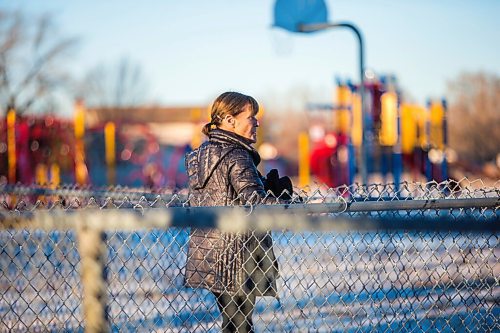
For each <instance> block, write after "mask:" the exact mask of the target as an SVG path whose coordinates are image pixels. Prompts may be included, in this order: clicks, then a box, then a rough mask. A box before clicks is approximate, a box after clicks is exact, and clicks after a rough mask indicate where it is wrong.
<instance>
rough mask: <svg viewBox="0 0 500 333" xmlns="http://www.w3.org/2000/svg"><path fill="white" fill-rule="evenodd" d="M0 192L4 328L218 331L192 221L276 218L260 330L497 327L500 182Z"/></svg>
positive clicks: (210, 223) (253, 231) (226, 228)
mask: <svg viewBox="0 0 500 333" xmlns="http://www.w3.org/2000/svg"><path fill="white" fill-rule="evenodd" d="M0 192H1V194H0V222H1V224H0V331H1V332H26V331H33V332H37V331H68V332H70V331H82V330H84V329H85V330H88V331H120V332H122V331H123V332H127V331H130V332H136V331H142V332H149V331H153V332H154V331H156V332H165V331H167V332H220V331H221V325H222V318H221V311H220V309H219V307H218V305H217V299H216V298H215V296H214V294H213V293H212V292H210V291H208V290H207V289H203V288H188V287H186V286H185V278H184V277H185V269H186V262H187V261H188V255H189V254H188V253H191V252H189V249H188V242H189V237H190V232H191V230H192V228H193V227H196V228H202V229H203V230H207V231H208V230H214V229H215V230H219V231H222V232H223V235H226V236H227V235H233V236H234V235H238V237H243V238H244V239H247V240H248V239H254V240H257V242H258V241H260V240H262V237H261V236H260V235H262V233H265V232H268V230H272V231H271V232H270V235H271V238H272V244H273V245H272V248H273V251H274V254H275V256H276V260H277V264H278V272H279V276H277V278H276V284H277V286H276V290H277V296H278V297H257V298H256V302H255V308H254V311H253V316H252V318H253V324H254V328H255V331H256V332H337V331H338V332H345V331H347V332H366V331H377V332H379V331H381V332H385V331H387V332H389V331H416V332H417V331H446V332H495V331H499V330H500V324H499V318H500V305H499V300H500V286H499V277H500V264H499V262H498V258H499V257H500V246H499V230H500V223H499V222H500V221H499V220H500V219H499V207H500V184H499V183H495V184H493V185H492V186H485V184H483V183H481V182H480V181H476V182H470V181H468V180H466V179H464V180H462V181H460V182H443V183H435V182H431V183H403V184H398V185H394V184H389V185H380V184H375V185H370V186H361V185H352V186H345V187H339V188H333V189H332V188H325V187H321V186H315V187H314V188H313V187H311V188H307V189H296V191H295V192H294V193H293V195H292V202H291V203H290V204H288V205H270V206H255V207H189V196H188V193H187V192H186V191H185V190H179V191H173V190H172V191H167V190H165V191H163V192H161V193H160V192H158V193H153V192H151V191H145V190H143V191H141V190H138V189H127V188H108V189H90V188H77V187H72V186H68V187H65V188H58V189H47V188H41V187H22V186H13V187H9V186H3V187H2V188H1V191H0ZM205 228H210V229H205ZM221 238H224V237H221ZM229 238H231V237H229ZM229 238H224V239H229ZM226 245H227V244H226ZM253 249H255V247H253ZM241 251H242V252H245V251H246V252H249V251H248V247H247V248H245V247H243V248H241ZM246 252H245V253H246ZM247 255H248V253H247ZM250 255H251V253H250ZM246 258H248V256H247V257H246ZM253 269H255V266H254V267H253ZM265 273H266V272H264V274H265Z"/></svg>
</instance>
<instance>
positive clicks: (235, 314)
mask: <svg viewBox="0 0 500 333" xmlns="http://www.w3.org/2000/svg"><path fill="white" fill-rule="evenodd" d="M215 298H216V299H217V305H218V306H219V310H220V312H221V314H222V332H223V333H235V332H238V333H240V332H245V333H252V332H253V322H252V314H253V309H254V307H255V295H252V294H251V293H250V294H249V295H248V296H230V295H229V294H227V293H221V294H215Z"/></svg>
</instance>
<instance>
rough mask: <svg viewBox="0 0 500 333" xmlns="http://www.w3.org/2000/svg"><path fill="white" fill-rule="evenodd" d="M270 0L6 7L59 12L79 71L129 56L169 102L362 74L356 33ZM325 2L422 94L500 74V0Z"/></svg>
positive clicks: (385, 66)
mask: <svg viewBox="0 0 500 333" xmlns="http://www.w3.org/2000/svg"><path fill="white" fill-rule="evenodd" d="M273 5H274V0H238V1H234V0H210V1H202V0H198V1H196V0H163V1H153V0H143V1H129V0H121V1H117V0H110V1H91V0H87V1H81V0H72V1H64V0H52V1H40V0H38V1H36V0H23V1H14V0H3V1H0V8H21V9H23V10H24V11H26V12H29V13H35V14H36V13H45V12H51V13H53V14H54V15H55V18H56V20H57V23H58V25H59V27H60V28H61V30H62V31H63V32H64V33H65V34H66V35H69V36H78V37H80V39H81V43H80V45H79V49H78V52H77V53H76V56H75V57H74V58H73V59H72V60H71V68H72V69H73V72H74V74H75V75H76V76H81V75H83V73H84V72H85V71H86V70H88V69H90V68H91V67H93V66H95V65H97V64H99V63H107V64H112V63H115V62H117V61H118V60H119V59H121V58H122V57H128V58H129V59H131V60H133V61H135V62H137V63H139V64H140V65H141V66H142V68H143V70H144V72H145V74H146V76H147V78H148V81H149V84H150V87H151V97H152V98H153V99H154V100H155V101H157V102H159V103H162V104H165V105H193V104H206V103H209V102H210V101H211V100H212V99H213V98H214V97H216V96H217V95H218V94H219V93H220V92H223V91H226V90H236V91H241V92H244V93H247V94H250V95H253V96H255V97H257V98H258V99H260V100H261V101H262V102H263V103H268V104H270V105H274V106H280V105H281V106H283V105H287V103H289V102H290V101H291V100H296V101H298V102H299V103H302V102H303V101H304V99H308V100H309V101H311V102H330V98H331V96H332V90H333V87H334V78H335V77H340V78H343V79H348V78H350V79H353V80H356V78H357V77H358V57H357V55H358V53H357V52H358V51H357V44H356V42H355V39H354V37H353V35H352V34H351V33H350V32H349V31H344V30H330V31H326V32H321V33H316V34H307V35H300V34H292V33H288V32H284V31H280V30H277V29H272V28H271V25H272V22H273V18H272V15H273ZM327 5H328V9H329V19H330V21H351V22H353V23H355V24H356V25H357V26H358V27H359V28H360V29H361V30H362V32H363V34H364V38H365V45H366V66H367V68H371V69H373V70H374V71H375V73H378V74H395V75H396V77H397V79H398V81H399V84H400V85H401V87H402V88H403V89H404V90H405V91H406V92H407V94H408V96H410V97H411V98H412V99H413V100H414V101H415V102H418V103H425V101H426V99H428V98H440V97H445V96H446V82H447V81H448V80H450V79H453V78H455V77H456V76H457V75H458V74H459V73H460V72H462V71H479V70H482V71H488V72H492V73H496V74H497V75H498V74H500V34H499V31H500V20H498V14H500V1H495V0H482V1H475V0H441V1H432V0H420V1H396V0H394V1H388V0H378V1H377V0H371V1H370V0H331V1H327ZM298 96H299V97H298ZM300 96H302V97H300ZM303 96H306V97H305V98H304V97H303Z"/></svg>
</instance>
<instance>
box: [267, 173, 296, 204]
mask: <svg viewBox="0 0 500 333" xmlns="http://www.w3.org/2000/svg"><path fill="white" fill-rule="evenodd" d="M264 189H265V190H266V192H267V191H271V192H272V193H273V194H274V196H275V197H277V198H280V199H283V200H291V199H292V193H293V185H292V180H291V179H290V177H288V176H284V177H281V178H280V176H279V174H278V170H277V169H272V170H271V171H269V172H268V174H267V176H266V178H265V180H264ZM284 191H287V192H288V193H287V192H284Z"/></svg>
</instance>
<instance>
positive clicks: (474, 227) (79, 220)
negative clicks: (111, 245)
mask: <svg viewBox="0 0 500 333" xmlns="http://www.w3.org/2000/svg"><path fill="white" fill-rule="evenodd" d="M396 203H397V204H405V205H408V204H409V203H412V204H415V206H414V207H413V208H412V209H414V210H413V211H412V210H411V209H410V210H409V208H408V206H405V207H401V208H400V209H401V210H403V211H404V212H403V213H402V214H399V213H398V212H399V210H397V209H395V207H394V206H395V204H396ZM499 203H500V198H482V199H477V200H476V201H475V202H473V204H470V205H469V206H468V207H463V206H466V205H467V202H464V201H463V199H442V200H436V201H434V202H432V203H429V202H425V201H413V202H401V203H398V202H392V203H391V202H389V203H388V204H391V205H392V206H393V207H392V208H393V210H396V214H392V213H391V212H393V210H386V212H385V213H384V211H383V210H380V209H378V208H380V204H381V203H380V202H364V203H351V204H350V206H351V207H352V205H354V204H357V205H359V204H363V205H365V207H364V210H360V209H358V210H357V211H352V212H351V213H353V214H349V213H348V212H347V213H346V211H347V209H349V207H350V206H349V204H345V203H336V204H292V205H257V206H254V207H249V206H230V207H168V208H152V207H141V206H136V207H134V208H123V209H100V208H87V209H79V210H65V209H53V210H34V211H31V212H16V213H13V212H8V213H1V212H0V229H43V230H70V229H74V228H76V227H77V226H79V225H82V226H87V227H91V228H97V229H100V230H109V231H113V230H124V231H139V230H149V229H167V228H169V227H196V228H217V229H220V230H222V231H227V232H245V231H247V230H249V229H251V230H259V231H266V230H283V229H286V230H291V231H305V230H311V231H313V230H323V231H339V232H343V231H349V230H355V231H375V230H408V231H411V230H415V231H418V230H427V231H457V232H460V231H473V232H474V231H486V232H499V231H500V219H499V216H498V215H499V212H500V211H499V209H498V207H499ZM370 205H371V206H373V207H372V209H371V210H370V209H367V208H369V207H367V206H370ZM461 206H462V207H461ZM437 207H440V208H442V209H445V211H444V213H443V212H440V211H439V210H437ZM458 207H461V208H460V210H464V209H467V208H471V209H472V211H473V213H475V214H476V215H479V216H476V218H473V216H474V215H463V216H455V215H453V213H451V215H450V214H448V212H446V209H453V208H458ZM405 210H406V211H405ZM370 211H375V212H376V214H375V215H370V214H366V213H369V212H370ZM486 211H489V214H487V215H485V214H484V213H485V212H486ZM359 212H363V214H359ZM412 212H413V213H414V214H412ZM478 217H479V218H478Z"/></svg>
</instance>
